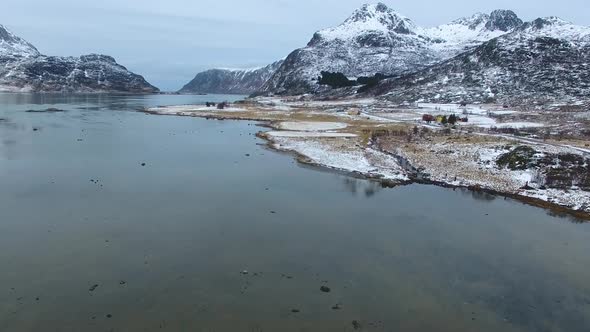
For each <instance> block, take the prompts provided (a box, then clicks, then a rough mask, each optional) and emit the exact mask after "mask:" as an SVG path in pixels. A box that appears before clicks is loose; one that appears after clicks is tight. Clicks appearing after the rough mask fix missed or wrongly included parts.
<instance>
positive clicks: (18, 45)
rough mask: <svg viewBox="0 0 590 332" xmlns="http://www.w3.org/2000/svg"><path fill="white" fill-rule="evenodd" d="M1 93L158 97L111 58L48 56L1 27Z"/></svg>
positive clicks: (150, 87) (97, 55)
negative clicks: (137, 94)
mask: <svg viewBox="0 0 590 332" xmlns="http://www.w3.org/2000/svg"><path fill="white" fill-rule="evenodd" d="M0 91H5V92H101V93H103V92H104V93H106V92H118V93H156V92H159V89H158V88H156V87H154V86H153V85H151V84H149V83H148V82H147V81H146V80H145V79H144V78H143V77H142V76H140V75H137V74H135V73H132V72H130V71H129V70H127V68H125V67H124V66H122V65H120V64H118V63H117V62H116V60H115V59H114V58H113V57H111V56H108V55H102V54H88V55H82V56H79V57H62V56H47V55H44V54H41V53H40V52H39V51H38V50H37V48H36V47H35V46H33V45H32V44H31V43H29V42H27V41H26V40H24V39H22V38H20V37H18V36H16V35H15V34H13V33H12V32H10V31H9V30H7V29H6V28H5V27H4V26H2V25H0Z"/></svg>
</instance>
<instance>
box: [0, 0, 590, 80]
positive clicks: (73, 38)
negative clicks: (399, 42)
mask: <svg viewBox="0 0 590 332" xmlns="http://www.w3.org/2000/svg"><path fill="white" fill-rule="evenodd" d="M2 2H3V3H2V5H1V6H0V7H1V10H0V24H3V25H5V26H6V27H8V28H9V29H10V30H12V31H13V32H14V33H15V34H17V35H19V36H21V37H23V38H25V39H27V40H28V41H29V42H31V43H32V44H34V45H35V46H37V48H38V49H39V51H41V52H42V53H44V54H48V55H76V56H77V55H81V54H87V53H104V54H108V55H112V56H114V57H115V58H116V59H117V61H118V62H119V63H121V64H123V65H125V66H126V67H127V68H129V69H131V70H133V71H135V72H137V73H139V74H142V75H144V76H145V77H146V79H147V80H148V81H150V83H152V84H154V85H156V86H158V87H159V88H161V89H162V90H167V91H170V90H177V89H179V88H180V87H182V85H184V84H185V83H187V82H188V81H189V80H190V79H192V78H193V77H194V75H195V74H196V73H197V72H199V71H202V70H205V69H208V68H214V67H239V68H244V67H255V66H260V65H265V64H268V63H271V62H273V61H275V60H278V59H281V58H284V57H285V56H287V55H288V54H289V53H290V52H291V51H292V50H294V49H296V48H298V47H301V46H304V45H305V44H306V43H307V42H308V41H309V39H310V38H311V36H312V35H313V33H314V32H315V31H317V30H319V29H321V28H325V27H329V26H334V25H337V24H339V23H341V22H342V21H343V20H345V19H346V18H347V17H348V16H349V15H350V14H351V13H352V11H354V10H355V9H356V8H358V7H360V6H361V5H362V4H363V3H367V2H370V3H371V2H372V1H367V0H364V1H363V0H360V1H357V0H272V1H271V0H158V1H154V0H100V1H86V0H51V1H48V0H3V1H2ZM375 2H376V1H375ZM382 2H383V3H385V4H387V5H388V6H389V7H391V8H393V9H395V10H397V11H398V12H399V13H401V14H404V15H406V16H408V17H409V18H411V19H412V20H413V21H414V22H415V23H417V24H419V25H423V26H435V25H438V24H443V23H447V22H449V21H451V20H453V19H456V18H459V17H463V16H469V15H471V14H473V13H475V12H490V11H492V10H493V9H498V8H503V9H504V8H505V9H512V10H514V11H515V12H516V13H517V14H518V15H519V16H520V17H521V18H522V19H523V20H525V21H526V20H532V19H534V18H537V17H541V16H551V15H554V16H559V17H561V18H563V19H566V20H568V21H572V22H574V23H576V24H580V25H590V11H589V10H587V9H588V0H561V1H548V0H518V1H515V0H485V1H479V0H446V1H440V0H438V1H437V0H428V1H427V0H411V1H407V0H406V1H387V0H384V1H382Z"/></svg>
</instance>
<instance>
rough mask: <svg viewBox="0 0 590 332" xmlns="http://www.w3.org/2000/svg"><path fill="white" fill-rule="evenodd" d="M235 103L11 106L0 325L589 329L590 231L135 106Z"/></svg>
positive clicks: (22, 99) (1, 211) (5, 108)
mask: <svg viewBox="0 0 590 332" xmlns="http://www.w3.org/2000/svg"><path fill="white" fill-rule="evenodd" d="M228 98H230V97H228V96H104V95H89V96H83V95H79V96H62V95H59V96H58V95H11V94H5V95H0V118H1V119H2V120H0V331H11V332H20V331H60V332H61V331H348V330H351V331H352V330H354V329H358V330H364V331H453V332H457V331H535V332H536V331H568V332H572V331H588V330H590V283H589V280H590V268H588V267H589V266H590V225H587V224H581V223H576V222H575V220H572V219H569V218H564V217H558V216H551V215H550V214H548V212H547V211H546V210H543V209H539V208H534V207H530V206H527V205H523V204H521V203H519V202H516V201H513V200H505V199H503V198H498V197H495V196H490V195H485V194H476V193H471V192H468V191H461V190H456V191H453V190H449V189H443V188H437V187H433V186H422V185H411V186H406V187H398V188H390V189H383V188H381V187H380V186H379V185H378V184H376V183H374V182H370V181H366V180H360V179H355V178H351V177H347V176H345V175H342V174H337V173H334V172H327V171H322V170H319V169H315V168H310V167H302V166H300V165H298V164H297V163H295V162H294V160H293V158H292V156H290V155H287V154H281V153H276V152H273V151H270V150H268V149H267V148H266V147H265V146H264V142H263V141H261V140H259V139H257V138H255V136H254V134H255V133H256V132H257V131H259V130H263V128H261V127H258V126H256V125H255V124H254V123H249V122H238V121H215V120H209V121H208V120H205V119H198V118H182V117H173V116H153V115H146V114H143V113H140V112H137V111H136V110H138V109H140V108H142V107H145V106H156V105H176V104H189V103H200V102H203V101H205V100H211V101H220V100H225V99H228ZM48 107H55V108H60V109H63V110H65V112H63V113H27V112H25V111H26V110H29V109H36V110H43V109H46V108H48ZM142 163H145V166H142ZM245 271H247V273H245ZM321 286H328V287H329V288H330V290H331V291H330V292H328V293H324V292H321V291H320V287H321ZM353 321H355V324H353Z"/></svg>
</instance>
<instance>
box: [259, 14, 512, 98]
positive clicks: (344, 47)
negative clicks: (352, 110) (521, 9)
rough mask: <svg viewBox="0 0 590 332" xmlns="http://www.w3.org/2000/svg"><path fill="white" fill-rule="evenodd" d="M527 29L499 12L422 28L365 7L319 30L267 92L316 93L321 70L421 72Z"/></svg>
mask: <svg viewBox="0 0 590 332" xmlns="http://www.w3.org/2000/svg"><path fill="white" fill-rule="evenodd" d="M521 24H522V21H521V20H520V19H519V18H518V17H517V16H516V14H514V13H513V12H511V11H504V10H499V11H494V12H492V13H491V14H490V15H487V14H476V15H474V16H473V17H469V18H463V19H459V20H456V21H454V22H451V23H449V24H446V25H441V26H439V27H435V28H422V27H419V26H417V25H415V24H414V23H413V22H412V21H411V20H410V19H408V18H406V17H404V16H402V15H400V14H398V13H397V12H395V11H393V10H392V9H390V8H388V7H387V6H386V5H384V4H381V3H380V4H376V5H364V6H363V7H361V8H360V9H358V10H357V11H355V12H354V13H353V15H352V16H351V17H349V18H348V19H347V20H346V21H344V23H342V24H341V25H339V26H337V27H334V28H329V29H325V30H321V31H318V32H317V33H315V34H314V36H313V38H312V39H311V41H310V42H309V43H308V45H307V46H306V47H304V48H301V49H298V50H295V51H294V52H292V53H291V54H290V55H289V56H288V57H287V58H286V60H285V62H284V63H283V64H282V66H281V67H280V68H279V69H278V70H277V71H276V73H275V74H274V75H273V76H272V77H271V78H270V79H269V80H268V82H266V83H265V84H264V85H263V87H262V88H261V93H266V94H269V93H275V94H302V93H310V92H316V91H317V89H318V88H319V86H318V84H317V81H316V79H317V77H318V76H319V75H320V72H321V71H329V72H341V73H344V74H345V75H347V76H349V77H358V76H372V75H374V74H376V73H381V74H386V75H402V74H407V73H411V72H415V71H418V70H422V69H424V68H427V67H429V66H431V65H433V64H436V63H439V62H442V61H444V60H447V59H449V58H452V57H453V56H456V55H457V54H460V53H462V52H465V51H467V50H469V49H471V48H473V47H476V46H478V45H480V44H481V43H483V42H485V41H488V40H491V39H492V38H495V37H498V36H501V35H503V34H505V33H507V32H510V31H512V30H514V29H515V28H517V27H518V26H520V25H521Z"/></svg>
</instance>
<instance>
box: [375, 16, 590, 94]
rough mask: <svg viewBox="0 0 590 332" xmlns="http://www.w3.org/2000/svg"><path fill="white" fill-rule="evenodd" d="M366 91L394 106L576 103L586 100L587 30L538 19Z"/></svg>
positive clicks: (589, 86)
mask: <svg viewBox="0 0 590 332" xmlns="http://www.w3.org/2000/svg"><path fill="white" fill-rule="evenodd" d="M372 93H374V94H386V98H388V99H390V100H393V101H398V102H414V101H430V102H461V101H467V102H505V103H512V104H522V103H539V104H542V103H548V102H563V103H576V102H579V101H580V100H583V99H589V98H590V28H588V27H581V26H576V25H573V24H571V23H569V22H566V21H563V20H561V19H559V18H556V17H548V18H540V19H537V20H535V21H532V22H528V23H525V24H522V25H521V26H520V27H519V28H517V29H516V30H514V31H513V32H511V33H509V34H506V35H503V36H500V37H499V38H496V39H493V40H490V41H488V42H486V43H484V44H482V45H481V46H479V47H477V48H475V49H473V50H471V51H468V52H466V53H463V54H460V55H458V56H456V57H454V58H453V59H450V60H448V61H446V62H443V63H441V64H437V65H434V66H431V67H429V68H427V69H424V70H421V71H418V72H416V73H413V74H410V75H406V76H403V77H401V78H396V79H391V80H386V81H384V82H382V83H381V84H380V85H379V86H378V87H376V88H375V89H374V90H373V91H372Z"/></svg>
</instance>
